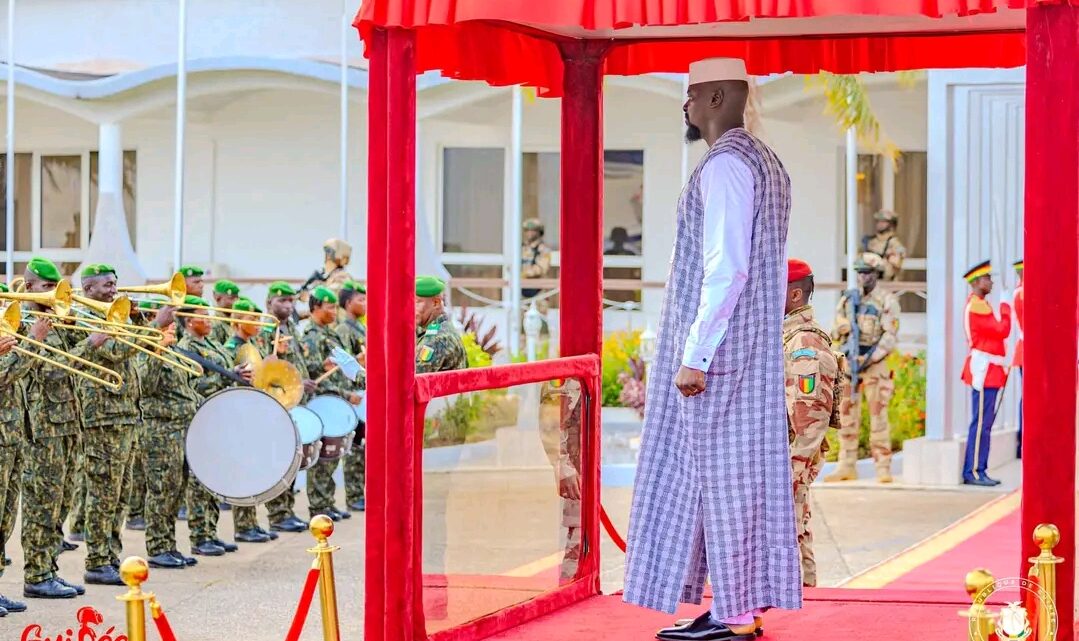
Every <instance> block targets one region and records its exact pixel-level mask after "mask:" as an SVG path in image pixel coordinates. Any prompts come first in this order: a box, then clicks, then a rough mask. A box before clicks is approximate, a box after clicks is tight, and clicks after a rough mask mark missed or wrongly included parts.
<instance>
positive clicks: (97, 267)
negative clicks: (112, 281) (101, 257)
mask: <svg viewBox="0 0 1079 641" xmlns="http://www.w3.org/2000/svg"><path fill="white" fill-rule="evenodd" d="M105 274H112V275H113V276H115V275H116V270H115V269H113V267H112V265H106V264H105V263H91V264H89V265H87V266H86V267H83V268H82V273H81V274H79V275H80V276H82V277H83V278H93V277H94V276H104V275H105Z"/></svg>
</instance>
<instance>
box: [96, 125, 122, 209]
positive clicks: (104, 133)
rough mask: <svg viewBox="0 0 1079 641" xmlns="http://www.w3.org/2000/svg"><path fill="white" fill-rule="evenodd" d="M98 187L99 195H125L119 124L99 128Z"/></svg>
mask: <svg viewBox="0 0 1079 641" xmlns="http://www.w3.org/2000/svg"><path fill="white" fill-rule="evenodd" d="M97 185H98V193H101V194H117V195H121V196H122V195H123V192H124V146H123V140H122V134H121V129H120V125H119V124H117V123H112V122H110V123H103V124H102V125H101V126H100V127H99V128H98V155H97Z"/></svg>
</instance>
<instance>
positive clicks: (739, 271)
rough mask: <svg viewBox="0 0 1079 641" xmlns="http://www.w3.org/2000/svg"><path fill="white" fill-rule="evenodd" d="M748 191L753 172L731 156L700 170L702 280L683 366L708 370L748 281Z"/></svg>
mask: <svg viewBox="0 0 1079 641" xmlns="http://www.w3.org/2000/svg"><path fill="white" fill-rule="evenodd" d="M753 192H754V180H753V172H752V171H751V170H750V169H749V166H748V165H746V164H745V162H743V161H742V160H740V159H738V158H737V157H735V156H733V155H731V154H722V155H719V156H716V157H715V158H713V159H712V160H710V161H708V163H707V164H706V165H705V166H704V168H703V169H702V170H701V197H702V200H703V203H704V234H703V238H702V239H701V241H702V243H703V249H704V253H703V258H704V278H703V280H702V283H701V301H700V304H699V305H698V307H697V317H696V319H695V320H694V321H693V325H692V326H690V328H689V337H688V338H687V339H686V346H685V350H684V351H683V352H682V364H683V365H685V366H686V367H690V368H692V369H696V370H701V371H707V370H708V367H709V366H710V365H711V364H712V359H713V358H715V355H716V350H717V349H719V345H720V344H721V343H722V342H723V339H724V337H725V336H726V334H727V325H728V323H729V322H730V319H731V316H732V315H733V314H734V307H735V305H736V304H737V303H738V297H739V296H741V294H742V290H743V289H744V288H745V285H746V281H747V280H748V279H749V253H750V248H751V246H752V243H753V197H754V193H753Z"/></svg>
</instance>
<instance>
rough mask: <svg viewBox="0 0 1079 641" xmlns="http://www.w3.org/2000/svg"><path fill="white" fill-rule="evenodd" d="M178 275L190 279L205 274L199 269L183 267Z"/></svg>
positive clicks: (188, 266) (190, 266)
mask: <svg viewBox="0 0 1079 641" xmlns="http://www.w3.org/2000/svg"><path fill="white" fill-rule="evenodd" d="M180 273H181V274H183V275H184V278H191V277H192V276H202V275H203V274H205V273H206V272H205V271H204V270H203V269H202V268H201V267H195V266H194V265H184V266H183V267H181V268H180Z"/></svg>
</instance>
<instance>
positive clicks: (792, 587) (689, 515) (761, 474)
mask: <svg viewBox="0 0 1079 641" xmlns="http://www.w3.org/2000/svg"><path fill="white" fill-rule="evenodd" d="M689 75H690V87H689V91H688V95H687V100H686V103H685V105H684V107H683V110H684V113H685V120H686V124H687V127H688V130H687V134H686V138H687V140H690V141H693V140H699V139H702V138H703V139H704V140H705V141H706V142H707V143H708V146H709V150H708V152H707V153H706V154H705V156H704V158H703V159H702V160H701V161H700V163H699V164H698V165H697V167H696V169H694V171H693V174H692V175H691V177H690V180H689V183H688V184H687V185H686V188H685V189H684V191H683V192H682V197H681V199H680V201H679V203H678V214H677V227H676V233H675V246H674V258H673V261H672V264H671V272H670V275H669V276H668V279H667V287H666V295H665V300H664V305H663V315H662V319H661V327H660V332H659V344H658V345H657V352H656V360H655V362H654V364H653V369H652V376H651V377H650V378H649V381H648V391H647V399H648V400H647V407H648V412H647V413H646V415H645V426H644V436H643V440H642V442H641V450H640V458H639V463H638V468H637V479H636V482H635V484H634V491H633V504H632V508H631V510H630V529H629V547H628V550H627V554H626V588H625V594H624V597H623V599H624V600H625V601H626V602H627V603H631V604H634V605H640V606H644V607H648V608H652V609H656V610H662V611H665V612H674V611H675V608H676V607H677V605H678V602H679V601H681V602H690V603H700V601H701V597H702V594H703V591H704V584H705V580H706V579H709V580H710V582H711V585H712V592H713V594H714V598H713V601H712V607H711V610H710V612H705V613H703V614H702V615H701V616H699V617H697V618H696V619H695V620H693V621H692V622H690V623H688V624H686V625H682V626H675V627H672V628H666V629H664V630H661V631H660V632H659V634H658V637H659V638H661V639H671V640H683V639H736V640H746V641H748V640H750V639H752V638H753V637H754V631H755V628H756V627H757V625H756V622H755V619H754V617H755V615H756V614H758V613H760V612H762V611H763V610H765V609H768V608H771V607H781V608H786V609H797V608H800V607H801V603H802V591H801V590H802V582H801V569H800V567H799V553H798V545H797V540H796V537H795V528H794V504H793V500H792V496H791V468H790V452H789V449H788V442H787V413H786V403H785V400H784V390H783V380H784V373H783V342H782V334H783V327H782V322H783V307H784V301H783V288H784V284H785V276H786V256H785V253H786V250H785V248H786V244H787V224H788V219H789V216H790V178H789V177H788V175H787V172H786V170H785V169H784V168H783V165H782V163H780V161H779V159H778V158H777V157H776V155H775V153H774V152H772V150H771V149H769V148H768V147H766V146H765V145H764V144H763V143H762V142H760V141H759V140H757V139H756V138H754V137H753V136H752V135H751V134H750V133H749V132H748V131H746V130H745V127H744V113H745V107H746V100H747V98H748V95H749V85H748V76H747V75H746V68H745V63H744V62H743V61H741V60H736V59H710V60H703V61H699V62H695V63H693V64H692V65H690V71H689Z"/></svg>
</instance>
